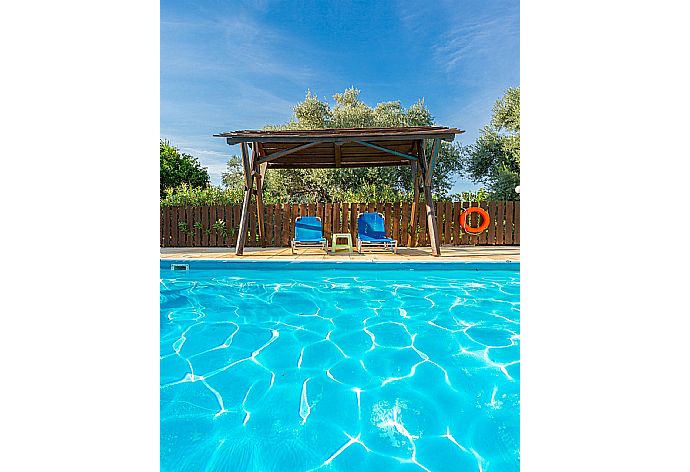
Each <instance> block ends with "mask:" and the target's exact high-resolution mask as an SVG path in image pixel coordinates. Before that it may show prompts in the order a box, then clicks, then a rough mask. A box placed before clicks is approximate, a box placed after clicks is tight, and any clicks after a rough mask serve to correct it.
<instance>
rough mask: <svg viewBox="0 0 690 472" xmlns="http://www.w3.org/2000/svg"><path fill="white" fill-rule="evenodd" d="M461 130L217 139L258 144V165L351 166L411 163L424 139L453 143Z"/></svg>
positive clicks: (270, 133) (277, 133) (273, 133)
mask: <svg viewBox="0 0 690 472" xmlns="http://www.w3.org/2000/svg"><path fill="white" fill-rule="evenodd" d="M461 133H464V131H462V130H459V129H457V128H446V127H441V126H415V127H396V128H327V129H308V130H306V129H299V130H241V131H233V132H229V133H220V134H216V135H214V136H216V137H222V138H226V140H227V143H228V144H230V145H233V144H240V143H249V144H252V146H254V144H253V143H256V147H257V151H258V162H259V163H261V164H262V163H267V166H268V168H273V169H310V168H312V169H313V168H341V167H342V168H347V167H380V166H400V165H409V164H410V163H411V162H414V161H416V160H417V154H418V153H417V152H416V149H417V146H418V143H419V141H420V140H422V139H438V140H444V141H452V140H453V139H454V138H455V135H456V134H461Z"/></svg>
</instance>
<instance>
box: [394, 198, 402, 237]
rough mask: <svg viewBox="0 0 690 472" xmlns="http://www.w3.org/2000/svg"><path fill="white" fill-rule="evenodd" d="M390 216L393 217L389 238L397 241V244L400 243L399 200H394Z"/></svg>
mask: <svg viewBox="0 0 690 472" xmlns="http://www.w3.org/2000/svg"><path fill="white" fill-rule="evenodd" d="M391 218H392V219H393V222H392V223H393V225H392V227H393V230H392V231H391V238H393V239H395V240H396V241H398V245H401V244H402V240H401V239H400V202H395V203H394V204H393V208H392V210H391Z"/></svg>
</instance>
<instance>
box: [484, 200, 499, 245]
mask: <svg viewBox="0 0 690 472" xmlns="http://www.w3.org/2000/svg"><path fill="white" fill-rule="evenodd" d="M488 211H489V220H490V221H489V229H488V231H487V232H486V233H487V234H486V243H487V244H488V245H489V246H494V245H496V214H497V212H498V209H497V207H496V202H495V201H490V202H489V210H488Z"/></svg>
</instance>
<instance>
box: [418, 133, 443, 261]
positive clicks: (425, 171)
mask: <svg viewBox="0 0 690 472" xmlns="http://www.w3.org/2000/svg"><path fill="white" fill-rule="evenodd" d="M418 151H419V152H418V156H419V165H420V167H421V168H422V186H423V188H424V201H425V202H426V220H427V222H426V229H427V231H428V233H429V239H430V241H431V255H432V256H436V257H438V256H440V255H441V244H440V243H439V240H438V231H437V229H436V212H435V211H434V200H433V199H432V197H431V174H430V173H429V166H428V164H427V161H426V156H425V155H424V140H420V141H419V145H418ZM427 182H428V183H427Z"/></svg>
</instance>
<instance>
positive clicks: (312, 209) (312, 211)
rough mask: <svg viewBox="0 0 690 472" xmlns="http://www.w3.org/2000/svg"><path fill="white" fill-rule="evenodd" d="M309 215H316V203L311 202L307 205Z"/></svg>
mask: <svg viewBox="0 0 690 472" xmlns="http://www.w3.org/2000/svg"><path fill="white" fill-rule="evenodd" d="M307 215H309V216H314V215H316V205H315V204H313V203H310V204H308V205H307Z"/></svg>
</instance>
